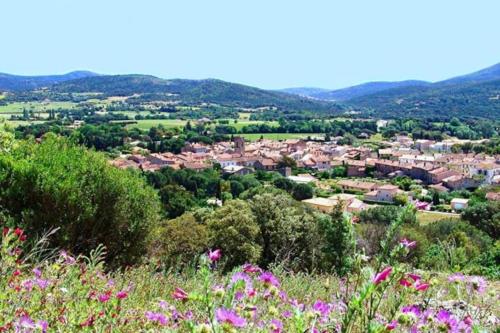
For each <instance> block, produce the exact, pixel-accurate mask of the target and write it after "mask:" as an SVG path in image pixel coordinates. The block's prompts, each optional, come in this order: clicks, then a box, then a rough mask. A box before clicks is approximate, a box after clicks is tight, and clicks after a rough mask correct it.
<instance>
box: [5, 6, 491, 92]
mask: <svg viewBox="0 0 500 333" xmlns="http://www.w3.org/2000/svg"><path fill="white" fill-rule="evenodd" d="M0 13H1V16H0V32H1V34H0V43H1V45H2V46H1V47H0V72H8V73H14V74H52V73H64V72H68V71H71V70H76V69H87V70H91V71H95V72H99V73H109V74H118V73H145V74H153V75H156V76H160V77H164V78H174V77H179V78H192V79H199V78H208V77H211V78H219V79H223V80H227V81H233V82H239V83H244V84H249V85H254V86H259V87H263V88H283V87H293V86H317V87H324V88H339V87H344V86H348V85H353V84H357V83H361V82H365V81H371V80H403V79H424V80H440V79H444V78H447V77H450V76H454V75H458V74H464V73H467V72H471V71H474V70H477V69H480V68H483V67H486V66H489V65H493V64H495V63H497V62H500V19H499V17H500V1H498V0H490V1H486V0H474V1H471V0H413V1H411V0H407V1H406V0H364V1H361V0H344V1H336V0H324V1H320V0H307V1H306V0H303V1H294V0H247V1H244V0H198V1H194V0H176V1H170V0H44V1H42V0H6V1H2V3H1V4H0Z"/></svg>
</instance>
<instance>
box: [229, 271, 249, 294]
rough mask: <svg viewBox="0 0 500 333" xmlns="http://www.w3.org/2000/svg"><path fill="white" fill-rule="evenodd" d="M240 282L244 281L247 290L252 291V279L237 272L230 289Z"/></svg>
mask: <svg viewBox="0 0 500 333" xmlns="http://www.w3.org/2000/svg"><path fill="white" fill-rule="evenodd" d="M238 281H243V282H245V290H250V289H252V287H253V286H252V279H250V277H249V276H248V275H247V274H246V273H243V272H236V273H234V274H233V276H232V277H231V283H230V284H229V286H230V287H232V286H234V285H235V284H236V283H237V282H238Z"/></svg>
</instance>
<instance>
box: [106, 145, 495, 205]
mask: <svg viewBox="0 0 500 333" xmlns="http://www.w3.org/2000/svg"><path fill="white" fill-rule="evenodd" d="M384 144H385V145H386V147H387V148H384V149H379V150H378V151H373V150H371V149H370V148H367V147H351V146H343V145H337V144H336V143H335V142H319V141H304V140H299V139H290V140H283V141H274V140H259V141H256V142H252V143H247V142H245V140H244V139H243V138H241V137H235V138H234V139H233V141H232V142H218V143H215V144H213V145H205V144H201V143H187V144H186V146H185V147H184V148H183V149H182V152H181V153H180V154H172V153H161V154H160V153H154V154H149V153H148V154H140V153H136V154H130V155H125V156H121V157H120V158H117V159H115V160H113V161H111V163H112V164H113V165H115V166H117V167H119V168H130V167H131V168H138V169H142V170H144V171H156V170H159V169H160V168H162V167H165V166H169V167H171V168H174V169H181V168H185V169H192V170H196V171H199V170H204V169H207V168H211V167H213V166H214V165H215V164H218V165H219V166H220V167H221V169H222V171H223V172H224V173H226V174H237V175H245V174H249V173H252V172H254V171H255V170H265V171H275V170H278V167H279V162H280V161H281V160H282V159H283V158H284V157H285V156H287V157H288V158H291V159H293V160H294V161H295V162H296V164H297V166H298V167H305V168H310V169H315V170H317V171H327V170H330V169H332V168H335V167H337V166H345V168H346V171H347V176H348V177H350V178H355V179H356V178H363V177H365V176H371V177H375V178H392V177H396V176H408V177H410V178H412V179H414V180H417V181H419V182H421V183H422V184H424V185H427V186H428V187H429V188H433V189H434V190H436V191H438V192H441V191H449V190H457V189H463V188H471V187H476V186H479V185H481V184H500V157H499V156H488V155H485V154H455V153H451V151H449V150H450V149H451V148H450V149H449V147H452V146H453V145H454V144H457V141H450V142H448V141H446V142H432V141H430V140H416V141H413V140H412V139H411V138H409V137H405V136H398V137H396V140H395V141H392V142H385V143H384ZM284 174H285V175H286V176H288V177H289V179H291V180H293V181H295V182H297V183H309V182H316V183H317V185H318V186H321V185H322V184H321V183H320V182H317V181H316V179H315V178H314V177H311V176H310V175H298V176H292V175H290V173H289V172H284ZM337 185H338V186H339V187H341V189H342V191H343V192H350V193H363V201H361V200H359V199H357V198H356V195H351V194H346V193H342V194H341V195H334V196H332V197H330V198H312V199H308V200H305V203H307V204H309V205H311V206H314V207H316V208H318V209H320V210H323V211H329V210H331V209H332V208H333V206H335V204H336V203H337V202H338V201H340V200H341V201H343V202H344V203H345V205H346V210H347V211H352V212H354V211H359V210H363V209H366V208H368V207H369V204H370V202H373V203H381V202H384V203H391V202H393V201H394V199H395V197H396V196H397V195H398V194H402V191H401V190H400V189H399V188H398V187H397V186H394V185H388V184H379V183H375V182H369V181H360V180H353V179H347V180H341V181H339V182H338V184H337ZM456 201H457V200H456ZM459 201H460V200H458V201H457V202H452V206H454V205H456V206H457V207H456V208H457V209H460V208H463V206H466V204H467V203H466V202H461V201H460V202H459Z"/></svg>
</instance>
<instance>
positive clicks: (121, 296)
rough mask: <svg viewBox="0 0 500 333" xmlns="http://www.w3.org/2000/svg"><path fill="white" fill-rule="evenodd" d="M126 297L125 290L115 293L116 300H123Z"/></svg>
mask: <svg viewBox="0 0 500 333" xmlns="http://www.w3.org/2000/svg"><path fill="white" fill-rule="evenodd" d="M127 296H128V293H127V292H126V291H125V290H120V291H119V292H117V293H116V298H118V299H124V298H126V297H127Z"/></svg>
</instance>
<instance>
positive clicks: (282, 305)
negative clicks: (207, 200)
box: [0, 228, 499, 333]
mask: <svg viewBox="0 0 500 333" xmlns="http://www.w3.org/2000/svg"><path fill="white" fill-rule="evenodd" d="M30 241H31V240H30V239H29V235H26V234H25V233H24V231H23V230H22V229H20V228H16V229H8V228H4V230H3V233H2V247H1V251H2V252H1V257H0V264H1V265H0V273H1V274H0V299H2V300H3V301H2V302H1V303H0V331H2V332H4V331H9V332H10V331H15V332H64V331H79V332H193V333H195V332H198V333H210V332H212V333H222V332H262V333H263V332H272V333H282V332H296V333H302V332H342V333H351V332H352V333H354V332H380V333H383V332H390V331H393V332H452V333H454V332H493V331H494V330H495V329H496V328H498V327H497V325H498V319H497V317H496V316H495V315H496V314H497V313H496V311H497V310H498V303H497V302H498V300H497V292H498V290H499V289H498V287H499V286H498V283H497V282H491V281H486V280H485V279H483V278H481V277H478V276H465V275H463V274H461V273H459V272H458V273H454V274H449V275H445V274H435V273H431V272H423V271H419V272H416V271H413V270H411V269H410V268H409V267H407V266H405V265H404V264H396V263H394V262H393V261H392V260H391V258H394V257H396V256H401V255H408V253H409V252H410V251H411V248H412V247H413V246H414V242H412V241H409V240H406V239H403V240H401V241H400V243H399V244H398V245H397V246H396V247H395V248H394V249H392V251H391V254H390V255H388V256H387V257H385V258H382V257H381V258H379V260H380V261H379V263H378V264H377V265H375V266H374V267H370V266H366V265H364V264H363V263H362V258H361V257H359V258H358V259H356V267H357V269H355V270H354V272H353V274H352V275H351V276H348V277H346V278H338V277H336V276H333V275H318V274H307V273H291V272H286V271H284V270H282V269H280V267H274V268H271V269H270V270H267V271H266V270H263V269H261V268H260V267H257V266H255V265H251V264H246V265H244V266H242V267H239V268H236V269H235V270H233V271H231V272H225V273H224V272H221V271H220V270H219V269H218V266H219V263H221V262H223V261H224V254H222V253H221V252H220V251H219V250H213V251H209V252H208V253H206V254H205V255H202V256H201V257H200V258H198V259H197V260H195V261H193V265H191V266H190V267H188V268H186V269H184V270H183V271H175V270H170V271H162V270H161V269H158V267H157V266H156V264H155V263H154V262H151V263H149V264H145V265H142V266H137V267H129V268H127V269H125V270H123V271H106V270H105V264H104V258H105V249H104V248H103V247H98V248H97V249H96V250H95V251H93V252H91V253H90V254H89V255H88V256H79V257H74V256H72V255H71V254H69V253H67V252H65V251H59V252H57V251H55V250H48V249H44V248H43V246H42V245H43V244H44V242H45V241H46V239H43V238H42V239H39V240H38V242H37V244H38V246H36V247H35V249H34V250H31V251H27V252H26V253H23V249H24V244H26V243H28V242H30Z"/></svg>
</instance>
